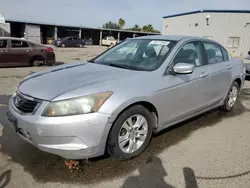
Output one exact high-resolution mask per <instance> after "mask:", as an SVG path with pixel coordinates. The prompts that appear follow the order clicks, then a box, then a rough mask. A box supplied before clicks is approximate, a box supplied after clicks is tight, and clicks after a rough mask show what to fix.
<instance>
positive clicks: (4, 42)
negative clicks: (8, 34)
mask: <svg viewBox="0 0 250 188" xmlns="http://www.w3.org/2000/svg"><path fill="white" fill-rule="evenodd" d="M6 47H7V40H0V48H6Z"/></svg>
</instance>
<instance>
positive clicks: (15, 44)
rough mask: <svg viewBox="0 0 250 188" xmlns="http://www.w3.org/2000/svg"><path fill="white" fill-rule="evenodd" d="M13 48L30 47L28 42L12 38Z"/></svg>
mask: <svg viewBox="0 0 250 188" xmlns="http://www.w3.org/2000/svg"><path fill="white" fill-rule="evenodd" d="M11 47H12V48H27V47H29V45H28V43H27V42H25V41H20V40H12V41H11Z"/></svg>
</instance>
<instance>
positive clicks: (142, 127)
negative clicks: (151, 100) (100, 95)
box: [107, 105, 152, 160]
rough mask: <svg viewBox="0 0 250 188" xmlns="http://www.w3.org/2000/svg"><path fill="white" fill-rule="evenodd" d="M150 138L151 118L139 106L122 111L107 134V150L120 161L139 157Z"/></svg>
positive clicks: (148, 113) (143, 108)
mask: <svg viewBox="0 0 250 188" xmlns="http://www.w3.org/2000/svg"><path fill="white" fill-rule="evenodd" d="M151 137H152V117H151V114H150V112H149V111H148V110H147V109H146V108H145V107H143V106H141V105H136V106H133V107H131V108H129V109H128V110H126V111H124V112H123V113H122V114H121V115H120V116H119V117H118V119H117V120H116V122H115V124H114V125H113V127H112V129H111V132H110V134H109V138H108V143H107V149H108V152H109V154H110V155H111V156H113V157H115V158H118V159H120V160H128V159H132V158H134V157H136V156H138V155H140V154H141V153H142V152H143V151H144V150H145V149H146V147H147V146H148V144H149V142H150V139H151Z"/></svg>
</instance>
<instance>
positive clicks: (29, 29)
mask: <svg viewBox="0 0 250 188" xmlns="http://www.w3.org/2000/svg"><path fill="white" fill-rule="evenodd" d="M25 39H27V40H29V41H33V42H36V43H41V29H40V25H31V24H26V26H25Z"/></svg>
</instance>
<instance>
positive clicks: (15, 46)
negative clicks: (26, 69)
mask: <svg viewBox="0 0 250 188" xmlns="http://www.w3.org/2000/svg"><path fill="white" fill-rule="evenodd" d="M32 51H33V48H32V47H30V46H29V43H28V42H26V41H23V40H10V48H9V54H10V55H11V56H10V58H9V59H10V62H11V63H12V64H14V65H17V66H26V65H29V61H30V57H31V53H32Z"/></svg>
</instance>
